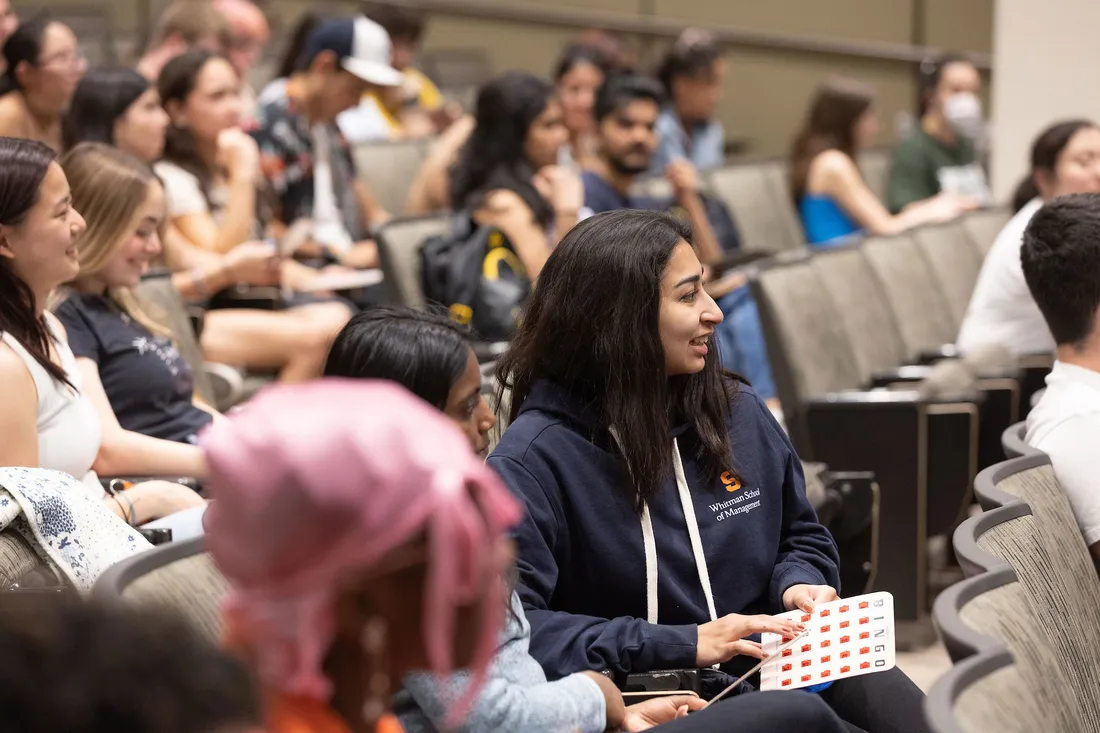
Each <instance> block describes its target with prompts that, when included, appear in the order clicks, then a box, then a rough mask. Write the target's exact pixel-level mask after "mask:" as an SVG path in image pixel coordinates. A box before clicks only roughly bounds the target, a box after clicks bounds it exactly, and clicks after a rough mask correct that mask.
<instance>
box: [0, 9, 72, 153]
mask: <svg viewBox="0 0 1100 733" xmlns="http://www.w3.org/2000/svg"><path fill="white" fill-rule="evenodd" d="M4 59H5V61H6V62H7V69H6V70H5V71H4V75H3V76H2V77H0V137H20V138H24V139H26V140H37V141H38V142H41V143H45V144H46V145H49V146H50V147H51V148H53V149H54V150H55V151H60V150H61V117H62V115H63V114H64V113H65V110H66V109H67V108H68V106H69V101H70V100H71V99H72V96H73V92H74V91H76V85H77V82H79V81H80V77H82V76H83V75H84V72H85V70H86V69H87V67H88V65H87V62H85V60H84V56H83V54H82V53H81V51H80V47H79V46H78V45H77V41H76V35H74V34H73V32H72V30H70V29H69V27H68V26H67V25H65V24H64V23H59V22H57V21H52V20H50V19H49V17H48V16H46V15H38V16H36V17H35V18H33V19H31V20H28V21H27V22H25V23H23V24H21V25H20V26H19V27H18V28H17V29H16V30H15V32H14V33H12V34H11V36H9V37H8V40H7V41H6V42H5V43H4Z"/></svg>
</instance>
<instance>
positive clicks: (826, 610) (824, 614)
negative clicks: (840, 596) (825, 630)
mask: <svg viewBox="0 0 1100 733" xmlns="http://www.w3.org/2000/svg"><path fill="white" fill-rule="evenodd" d="M828 615H829V609H827V608H826V609H825V610H824V611H822V612H821V618H825V617H826V616H828Z"/></svg>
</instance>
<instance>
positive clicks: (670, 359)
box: [658, 241, 722, 377]
mask: <svg viewBox="0 0 1100 733" xmlns="http://www.w3.org/2000/svg"><path fill="white" fill-rule="evenodd" d="M702 278H703V266H702V265H701V264H699V258H697V257H696V256H695V250H693V249H692V248H691V245H690V244H688V243H687V242H684V241H681V242H680V243H679V244H677V245H676V249H674V250H673V252H672V257H671V258H669V261H668V266H667V267H666V268H665V272H664V275H663V276H662V277H661V306H660V312H659V317H658V327H659V329H660V334H661V347H662V348H663V349H664V353H665V373H666V374H667V375H668V376H670V377H672V376H676V375H678V374H698V373H699V372H701V371H703V368H704V367H705V366H706V358H707V354H708V353H710V347H711V336H712V335H713V334H714V329H715V327H716V326H717V325H718V324H719V323H721V322H722V311H721V310H720V309H719V308H718V304H717V303H715V302H714V299H713V298H711V297H710V296H709V295H707V292H706V291H705V290H703V285H702Z"/></svg>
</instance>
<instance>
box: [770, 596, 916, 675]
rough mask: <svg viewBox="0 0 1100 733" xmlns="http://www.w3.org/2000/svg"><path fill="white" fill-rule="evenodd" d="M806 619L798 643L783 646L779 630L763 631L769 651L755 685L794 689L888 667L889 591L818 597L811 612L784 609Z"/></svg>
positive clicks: (891, 608)
mask: <svg viewBox="0 0 1100 733" xmlns="http://www.w3.org/2000/svg"><path fill="white" fill-rule="evenodd" d="M777 618H791V619H796V620H798V621H801V622H802V623H804V624H805V625H806V631H805V633H803V634H802V636H801V637H800V642H801V643H799V644H795V645H794V646H793V647H791V648H789V649H786V650H784V651H782V652H779V653H778V654H776V651H777V650H778V649H779V648H780V647H781V646H783V637H782V636H780V635H779V634H763V635H762V636H761V644H762V645H763V646H764V651H766V652H768V653H769V654H770V655H772V657H770V658H769V659H768V661H767V663H765V664H764V666H763V667H762V668H761V670H760V689H761V690H795V689H798V688H800V687H810V686H811V685H820V684H823V683H825V682H832V681H833V680H842V679H844V678H846V677H856V676H857V675H861V674H871V673H872V672H885V671H886V670H888V669H893V668H894V661H895V660H894V597H893V596H892V595H890V594H889V593H868V594H867V595H863V596H855V597H853V598H845V599H843V600H839V601H833V602H832V603H823V604H822V605H820V606H818V607H817V608H816V609H814V612H813V613H805V612H803V611H790V612H788V613H783V614H779V615H778V616H777Z"/></svg>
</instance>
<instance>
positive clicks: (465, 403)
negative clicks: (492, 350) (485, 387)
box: [444, 349, 497, 458]
mask: <svg viewBox="0 0 1100 733" xmlns="http://www.w3.org/2000/svg"><path fill="white" fill-rule="evenodd" d="M468 351H469V354H468V355H467V357H466V371H464V372H463V373H462V376H461V377H459V378H458V381H457V382H455V383H454V384H453V385H451V391H450V392H449V393H448V394H447V406H446V408H445V409H444V412H445V413H447V417H449V418H451V420H453V421H454V423H455V424H456V425H457V426H458V427H459V429H460V430H462V432H463V434H465V436H466V437H467V438H469V440H470V447H471V448H473V450H474V452H475V453H477V454H478V455H479V456H481V457H482V458H484V457H485V456H486V455H488V452H489V431H490V430H492V429H493V426H494V425H496V424H497V419H496V416H495V415H493V411H492V410H490V409H489V405H488V404H486V402H485V398H484V397H482V395H481V369H480V367H479V366H478V363H477V357H476V356H474V351H473V349H469V350H468Z"/></svg>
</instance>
